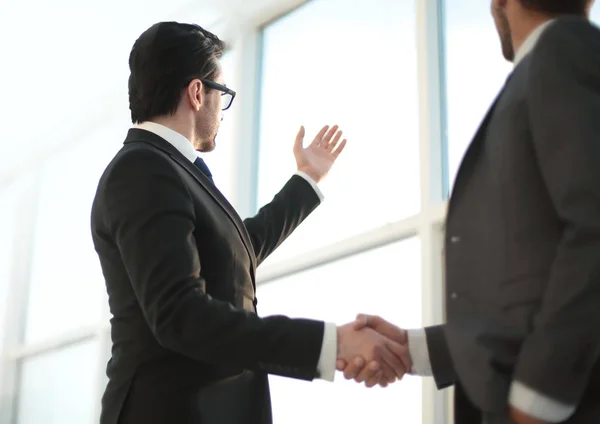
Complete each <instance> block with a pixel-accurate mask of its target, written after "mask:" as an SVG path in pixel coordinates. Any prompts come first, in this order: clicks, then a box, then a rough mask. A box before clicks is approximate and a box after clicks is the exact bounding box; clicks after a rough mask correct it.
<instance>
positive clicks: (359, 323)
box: [352, 314, 369, 331]
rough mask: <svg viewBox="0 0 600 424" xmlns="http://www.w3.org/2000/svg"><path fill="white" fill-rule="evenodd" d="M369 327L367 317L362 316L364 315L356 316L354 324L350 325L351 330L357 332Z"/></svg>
mask: <svg viewBox="0 0 600 424" xmlns="http://www.w3.org/2000/svg"><path fill="white" fill-rule="evenodd" d="M368 326H369V317H368V315H364V314H358V315H357V316H356V320H355V321H354V324H353V325H352V329H353V330H356V331H359V330H362V329H363V328H365V327H368Z"/></svg>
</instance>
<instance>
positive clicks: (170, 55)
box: [92, 22, 406, 424]
mask: <svg viewBox="0 0 600 424" xmlns="http://www.w3.org/2000/svg"><path fill="white" fill-rule="evenodd" d="M222 53H223V43H222V42H221V41H220V40H219V39H218V38H217V37H216V36H215V35H213V34H211V33H209V32H207V31H205V30H203V29H202V28H200V27H198V26H196V25H186V24H179V23H175V22H166V23H159V24H156V25H154V26H152V27H151V28H149V29H148V30H147V31H146V32H144V33H143V34H142V35H141V36H140V38H139V39H138V40H137V41H136V42H135V44H134V46H133V49H132V51H131V55H130V59H129V66H130V70H131V75H130V78H129V103H130V109H131V118H132V121H133V122H134V124H135V128H133V129H131V130H130V131H129V133H128V135H127V138H126V139H125V143H124V146H123V148H122V149H121V150H120V151H119V152H118V153H117V155H116V156H115V158H114V159H113V160H112V161H111V163H110V164H109V165H108V167H107V168H106V171H105V172H104V174H103V176H102V178H101V180H100V183H99V186H98V190H97V193H96V197H95V199H94V204H93V208H92V234H93V240H94V245H95V248H96V251H97V252H98V255H99V257H100V262H101V265H102V270H103V273H104V277H105V280H106V287H107V292H108V297H109V304H110V310H111V313H112V315H113V319H112V320H111V332H112V342H113V347H112V357H111V360H110V361H109V363H108V367H107V375H108V377H109V383H108V386H107V388H106V391H105V393H104V396H103V399H102V414H101V419H100V422H101V423H102V424H117V423H120V424H133V423H135V424H137V423H144V424H174V423H176V424H250V423H251V424H270V423H271V421H272V419H271V405H270V398H269V387H268V379H267V374H268V373H272V374H278V375H283V376H287V377H292V378H298V379H304V380H312V379H314V378H322V379H325V380H333V374H334V373H335V360H336V357H341V358H345V359H348V360H349V359H351V358H353V357H355V356H362V357H365V358H367V359H369V360H375V361H378V362H379V363H381V364H383V366H382V369H381V373H382V374H384V375H385V376H386V378H387V379H388V380H393V379H395V377H396V376H398V377H401V376H402V375H403V374H404V372H405V366H404V363H403V362H402V360H403V356H404V355H406V349H405V348H404V347H402V346H400V345H399V344H397V343H394V342H392V341H390V340H388V339H387V338H385V337H384V336H381V335H380V334H378V333H377V332H375V331H374V330H372V329H364V330H354V329H353V328H352V324H351V323H350V324H347V325H345V326H341V327H337V328H336V326H335V325H333V324H329V323H324V322H322V321H315V320H308V319H290V318H287V317H284V316H272V317H266V318H260V317H258V315H257V314H256V305H257V301H256V297H255V289H256V287H255V281H256V267H257V266H258V265H260V263H261V262H263V261H264V260H265V258H266V257H267V256H268V255H269V254H270V253H272V252H273V250H274V249H275V248H276V247H277V246H279V245H280V244H281V243H282V242H283V241H284V240H285V239H286V238H287V237H288V236H289V235H290V234H291V233H292V231H293V230H294V229H295V228H296V227H297V226H298V225H299V224H300V223H301V222H302V221H303V220H304V219H305V218H306V217H307V216H308V215H309V214H310V213H311V212H312V211H313V210H314V209H315V208H316V207H317V206H318V205H319V203H320V202H321V194H320V192H319V190H318V188H317V186H316V184H317V183H318V182H319V181H320V180H321V179H322V178H323V177H324V176H325V175H326V174H327V173H328V171H329V170H330V168H331V166H332V165H333V163H334V162H335V160H336V159H337V157H338V155H339V154H340V153H341V152H342V150H343V149H344V145H345V140H341V131H339V130H338V128H337V127H336V126H334V127H332V128H331V129H329V128H328V127H325V128H323V129H322V130H321V131H320V132H319V133H318V134H317V136H316V137H315V139H314V141H313V142H312V143H311V144H310V145H309V146H308V147H306V148H305V147H304V146H303V138H304V129H303V128H302V129H300V131H299V133H298V136H297V138H296V143H295V145H294V155H295V158H296V162H297V166H298V172H297V173H296V175H294V176H292V177H291V178H290V180H289V181H288V182H287V184H285V186H284V187H283V189H282V190H281V191H280V192H279V193H278V194H277V195H276V196H275V198H274V199H273V201H272V202H271V203H269V204H268V205H266V206H265V207H263V208H262V209H261V210H260V211H259V213H258V215H256V216H255V217H253V218H249V219H246V220H244V221H243V220H242V219H241V218H240V217H239V215H238V214H237V213H236V211H235V210H234V209H233V207H232V206H231V205H230V204H229V203H228V202H227V200H226V199H225V197H223V195H222V194H221V193H220V192H219V190H218V188H217V187H216V186H215V184H214V182H213V179H212V175H211V173H210V170H209V169H208V167H207V166H206V164H205V163H204V161H203V160H202V159H201V158H200V157H199V156H198V152H210V151H212V150H213V149H214V148H215V137H216V135H217V131H218V129H219V124H220V122H221V120H222V113H223V112H222V111H223V110H226V109H228V108H229V107H230V106H231V105H232V102H233V100H234V97H235V92H234V91H233V90H231V89H229V88H227V87H226V86H225V84H224V82H223V80H222V76H221V69H220V65H219V59H220V58H221V55H222Z"/></svg>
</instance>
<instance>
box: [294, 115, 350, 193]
mask: <svg viewBox="0 0 600 424" xmlns="http://www.w3.org/2000/svg"><path fill="white" fill-rule="evenodd" d="M328 130H329V131H328ZM304 134H305V130H304V127H300V131H298V135H297V136H296V142H295V144H294V156H295V157H296V165H298V171H302V172H304V173H306V174H307V175H309V176H310V177H311V178H312V179H314V180H315V182H319V181H321V180H322V179H323V178H325V176H326V175H327V173H328V172H329V170H330V169H331V167H332V166H333V164H334V163H335V161H336V160H337V158H338V156H339V155H340V153H342V151H343V150H344V147H346V140H345V139H344V140H342V141H341V142H340V139H341V138H342V131H338V126H337V125H334V126H333V127H331V129H329V126H328V125H326V126H324V127H323V128H322V129H321V131H319V133H318V134H317V135H316V137H315V138H314V140H313V141H312V142H311V143H310V144H309V145H308V146H307V147H304Z"/></svg>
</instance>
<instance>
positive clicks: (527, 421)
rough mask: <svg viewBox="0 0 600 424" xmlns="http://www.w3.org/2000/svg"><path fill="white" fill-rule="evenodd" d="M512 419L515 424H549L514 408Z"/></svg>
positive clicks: (511, 412) (511, 409)
mask: <svg viewBox="0 0 600 424" xmlns="http://www.w3.org/2000/svg"><path fill="white" fill-rule="evenodd" d="M510 419H511V420H512V422H513V423H515V424H547V423H546V421H541V420H538V419H537V418H534V417H532V416H530V415H527V414H526V413H524V412H521V411H519V410H518V409H516V408H513V407H511V408H510Z"/></svg>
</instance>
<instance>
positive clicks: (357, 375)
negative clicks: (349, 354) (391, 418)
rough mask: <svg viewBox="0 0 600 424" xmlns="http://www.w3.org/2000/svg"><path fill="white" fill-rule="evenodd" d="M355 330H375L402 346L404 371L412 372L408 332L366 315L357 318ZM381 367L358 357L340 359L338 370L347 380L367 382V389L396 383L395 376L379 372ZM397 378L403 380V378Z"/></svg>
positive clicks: (401, 356) (378, 318) (376, 317)
mask: <svg viewBox="0 0 600 424" xmlns="http://www.w3.org/2000/svg"><path fill="white" fill-rule="evenodd" d="M353 328H354V330H357V331H359V330H363V329H366V328H370V329H373V330H375V331H376V332H377V333H379V334H381V335H382V336H384V337H386V338H387V339H389V340H392V341H394V342H395V343H396V344H398V345H400V346H402V347H403V348H404V349H403V354H402V355H400V359H401V361H402V365H403V367H404V369H405V370H406V371H407V372H409V371H410V369H411V367H412V362H411V359H410V354H409V353H408V336H407V332H406V330H404V329H401V328H400V327H397V326H395V325H393V324H391V323H389V322H387V321H385V320H384V319H383V318H381V317H378V316H375V315H364V314H359V315H358V316H357V317H356V321H355V322H354V323H353ZM380 367H381V364H380V363H378V362H377V361H373V360H369V359H368V358H365V357H361V356H357V357H355V358H352V359H351V360H344V359H342V358H340V359H338V361H337V369H338V370H339V371H343V372H344V377H346V378H347V379H354V380H355V381H357V382H359V383H362V382H365V383H366V385H367V387H372V386H374V385H375V384H379V385H380V386H382V387H386V386H387V385H388V384H389V383H393V382H394V381H396V378H395V377H394V376H392V378H390V376H389V375H382V373H381V372H380V371H379V369H380ZM397 377H399V378H401V376H397Z"/></svg>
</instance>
